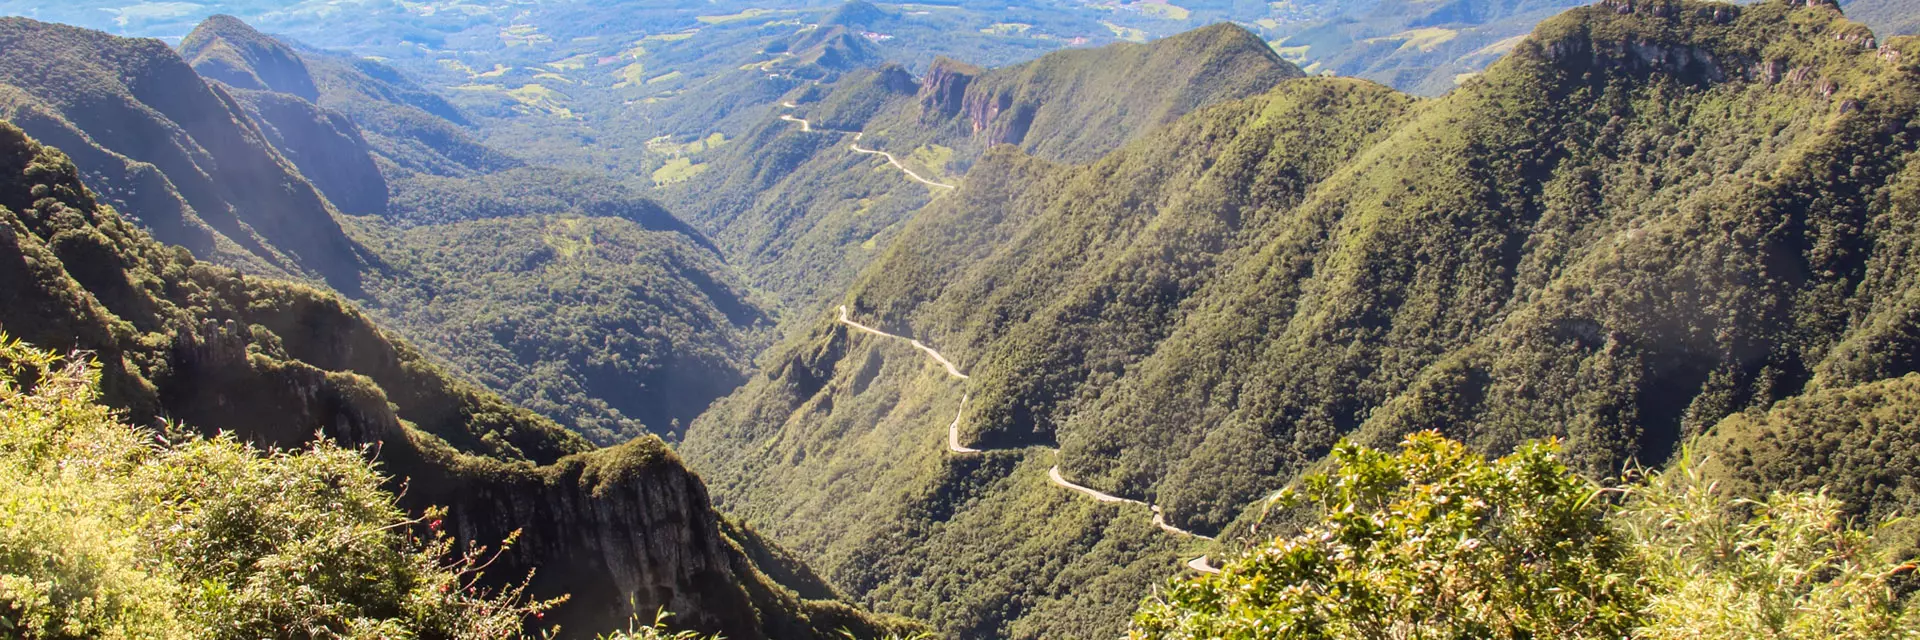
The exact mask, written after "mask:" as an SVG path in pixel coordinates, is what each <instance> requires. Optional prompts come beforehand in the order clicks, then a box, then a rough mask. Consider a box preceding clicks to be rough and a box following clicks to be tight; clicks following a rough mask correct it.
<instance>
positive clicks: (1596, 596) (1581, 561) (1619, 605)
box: [1129, 433, 1920, 640]
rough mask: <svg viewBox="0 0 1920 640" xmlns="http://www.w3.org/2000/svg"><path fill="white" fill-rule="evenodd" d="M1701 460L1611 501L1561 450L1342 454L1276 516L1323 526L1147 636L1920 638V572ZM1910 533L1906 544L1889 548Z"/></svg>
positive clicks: (1225, 580) (1182, 607) (1180, 598)
mask: <svg viewBox="0 0 1920 640" xmlns="http://www.w3.org/2000/svg"><path fill="white" fill-rule="evenodd" d="M1699 468H1700V467H1699V465H1698V464H1696V462H1695V461H1694V460H1693V459H1692V458H1691V457H1690V456H1687V455H1683V456H1682V458H1681V460H1680V461H1679V462H1678V463H1676V464H1675V465H1674V466H1673V467H1672V468H1670V469H1668V470H1667V471H1664V472H1660V473H1652V474H1643V475H1641V477H1640V479H1639V480H1638V481H1637V482H1634V483H1632V484H1630V485H1628V486H1626V487H1624V488H1622V489H1617V490H1606V489H1602V488H1600V487H1598V486H1597V485H1595V484H1593V483H1592V482H1590V481H1588V480H1586V479H1584V478H1582V477H1580V476H1579V475H1578V474H1576V473H1573V472H1572V471H1570V470H1569V469H1568V468H1567V467H1566V466H1565V465H1564V464H1563V463H1562V461H1561V459H1560V450H1559V446H1558V444H1557V443H1555V442H1552V441H1547V442H1542V443H1534V444H1528V445H1524V446H1522V447H1520V448H1519V449H1518V450H1516V451H1515V452H1514V453H1513V454H1512V455H1509V456H1507V457H1504V458H1500V459H1498V460H1493V461H1488V460H1486V459H1484V458H1482V457H1480V456H1478V455H1477V454H1474V453H1472V452H1471V451H1469V450H1467V449H1466V448H1465V447H1464V446H1462V445H1460V444H1458V443H1455V442H1452V441H1448V440H1446V439H1444V438H1442V437H1440V436H1438V435H1436V434H1433V433H1421V434H1416V435H1414V436H1412V437H1411V438H1409V439H1408V440H1407V441H1406V442H1405V443H1404V444H1403V446H1402V449H1401V451H1400V452H1399V453H1397V454H1395V453H1388V452H1382V451H1377V450H1372V449H1367V448H1364V447H1359V446H1356V445H1353V444H1350V443H1344V444H1342V445H1340V446H1339V447H1338V448H1337V449H1336V450H1335V451H1334V454H1333V456H1332V457H1331V458H1330V460H1329V466H1328V467H1327V470H1326V471H1325V472H1323V473H1319V474H1314V475H1310V476H1307V477H1306V478H1304V479H1303V480H1302V481H1301V482H1300V484H1299V485H1298V487H1297V488H1296V489H1292V490H1289V491H1286V492H1283V493H1282V494H1280V495H1279V496H1278V497H1276V499H1275V500H1274V506H1278V507H1283V508H1295V509H1301V508H1304V509H1306V510H1307V511H1308V512H1309V513H1312V514H1314V516H1316V517H1317V521H1316V522H1315V523H1314V524H1310V525H1308V526H1306V527H1304V528H1303V529H1302V530H1301V531H1300V532H1299V533H1297V534H1294V535H1290V536H1282V537H1277V538H1275V539H1272V540H1270V541H1268V542H1265V543H1263V544H1260V545H1259V546H1257V547H1256V548H1254V549H1253V550H1251V551H1249V552H1247V553H1245V554H1244V555H1243V556H1241V557H1239V558H1237V559H1234V560H1233V561H1231V562H1228V563H1226V565H1225V567H1224V568H1223V571H1222V573H1220V574H1218V575H1202V576H1196V577H1192V578H1186V579H1179V580H1175V581H1174V582H1173V583H1171V584H1170V585H1169V586H1168V588H1167V589H1166V590H1165V592H1163V593H1158V594H1155V595H1154V596H1152V597H1150V598H1148V600H1147V601H1146V603H1145V604H1144V605H1143V606H1142V608H1141V609H1140V611H1139V612H1138V613H1137V614H1136V615H1135V617H1134V620H1133V627H1132V629H1131V631H1130V633H1129V636H1130V637H1131V638H1136V639H1144V638H1622V637H1634V638H1647V639H1661V640H1663V639H1667V638H1688V639H1705V640H1720V639H1724V640H1744V639H1747V638H1809V639H1811V638H1820V639H1821V640H1855V639H1859V640H1866V639H1884V640H1911V639H1914V638H1920V607H1916V606H1912V604H1911V600H1912V597H1911V596H1905V595H1902V594H1901V593H1900V592H1899V590H1897V589H1896V588H1895V580H1896V579H1897V578H1898V577H1899V576H1901V575H1903V574H1907V573H1910V572H1912V571H1913V570H1914V568H1915V565H1914V563H1913V562H1912V561H1910V560H1909V561H1904V562H1902V561H1897V560H1896V559H1892V558H1889V557H1888V556H1889V555H1892V552H1891V551H1890V550H1892V549H1896V548H1899V547H1897V546H1896V545H1895V544H1893V542H1894V541H1890V540H1883V539H1879V538H1878V537H1877V534H1879V533H1881V532H1884V531H1888V530H1889V529H1888V528H1887V527H1888V526H1889V525H1890V524H1892V523H1891V522H1883V523H1878V524H1877V526H1876V527H1875V528H1872V529H1857V528H1851V527H1849V526H1848V524H1847V522H1846V521H1845V520H1844V518H1843V517H1842V513H1843V512H1842V510H1841V505H1840V502H1839V501H1837V500H1834V499H1832V498H1830V497H1828V496H1826V495H1825V494H1823V493H1804V492H1803V493H1776V494H1774V495H1772V496H1771V497H1769V498H1768V499H1767V500H1766V501H1765V502H1760V501H1754V500H1746V499H1735V498H1730V497H1728V496H1726V495H1724V494H1723V493H1722V492H1721V491H1720V489H1719V487H1718V486H1717V485H1716V484H1714V483H1712V482H1709V481H1707V480H1705V479H1703V478H1702V476H1701V474H1700V473H1699V472H1698V469H1699ZM1889 537H1891V536H1889Z"/></svg>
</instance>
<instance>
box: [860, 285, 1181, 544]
mask: <svg viewBox="0 0 1920 640" xmlns="http://www.w3.org/2000/svg"><path fill="white" fill-rule="evenodd" d="M840 323H841V324H844V325H847V326H849V327H853V328H854V329H856V330H859V331H863V332H866V333H871V334H873V335H876V336H880V337H883V338H893V339H895V340H902V341H905V342H907V343H908V344H911V345H913V348H915V349H919V350H921V351H923V352H925V353H926V354H927V356H928V357H930V358H933V361H934V362H935V363H938V364H939V365H940V366H941V367H942V368H944V369H946V371H947V375H949V376H952V377H954V378H959V379H961V380H966V379H967V374H964V373H961V372H960V368H959V367H956V366H954V364H953V361H951V360H948V359H947V357H946V356H944V355H941V354H940V352H939V351H936V350H934V348H933V347H929V346H927V345H926V343H924V342H921V341H919V340H915V339H912V338H908V337H906V336H902V335H896V334H892V333H887V332H885V331H881V330H879V329H876V328H873V327H870V326H867V325H864V324H860V323H859V322H856V321H854V319H853V318H852V317H851V316H849V315H847V305H844V304H843V305H840ZM970 399H972V395H971V394H961V396H960V410H959V411H957V412H955V413H954V415H953V422H950V423H948V424H947V451H949V452H951V453H984V451H982V450H980V449H975V448H973V447H969V446H966V445H963V444H960V418H962V417H964V416H965V415H966V412H967V401H968V400H970ZM1055 453H1058V452H1057V451H1056V452H1055ZM1047 480H1049V481H1052V482H1053V484H1055V485H1057V486H1060V487H1064V488H1066V489H1069V490H1072V491H1074V492H1076V493H1080V494H1082V495H1085V496H1087V497H1089V498H1093V499H1094V500H1097V501H1100V502H1111V503H1116V504H1137V505H1141V506H1144V507H1147V508H1148V509H1149V510H1151V511H1152V512H1153V524H1154V526H1157V527H1160V529H1161V530H1163V531H1166V532H1167V533H1172V534H1175V535H1180V536H1186V537H1189V538H1200V539H1202V540H1212V539H1213V538H1211V537H1209V536H1203V535H1200V534H1198V533H1194V532H1192V531H1188V530H1186V529H1182V528H1180V527H1176V526H1173V525H1172V524H1171V523H1168V522H1167V515H1166V513H1165V512H1164V511H1162V510H1161V509H1160V506H1159V505H1155V504H1148V503H1145V502H1141V501H1139V500H1134V499H1132V498H1122V497H1120V496H1116V495H1113V494H1110V493H1106V492H1103V491H1100V490H1098V489H1094V488H1091V487H1087V486H1083V485H1078V484H1074V483H1073V481H1071V480H1068V479H1066V477H1065V476H1062V475H1060V465H1057V464H1056V465H1053V467H1052V468H1050V469H1047ZM1206 559H1207V557H1206V556H1201V557H1199V558H1195V559H1194V560H1193V561H1191V562H1188V563H1187V566H1188V567H1189V568H1192V569H1194V570H1196V571H1208V569H1211V568H1212V567H1211V565H1206ZM1196 562H1197V563H1200V564H1201V565H1206V566H1207V569H1202V568H1200V566H1199V565H1195V564H1194V563H1196ZM1208 572H1209V573H1219V571H1218V570H1213V571H1208Z"/></svg>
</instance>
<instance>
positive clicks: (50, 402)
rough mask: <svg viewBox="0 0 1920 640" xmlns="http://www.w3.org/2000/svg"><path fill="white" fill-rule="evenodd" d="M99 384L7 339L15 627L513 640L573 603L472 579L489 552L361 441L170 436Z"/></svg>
mask: <svg viewBox="0 0 1920 640" xmlns="http://www.w3.org/2000/svg"><path fill="white" fill-rule="evenodd" d="M99 378H100V374H99V370H98V368H97V367H96V366H94V365H93V364H91V363H89V362H88V361H86V360H85V359H84V358H78V357H68V358H62V357H57V356H56V355H54V354H51V353H49V352H45V351H40V350H37V349H33V348H31V347H27V346H25V345H22V344H21V343H19V342H16V341H11V340H8V339H6V338H4V337H3V336H0V631H3V632H4V633H5V634H6V635H8V636H10V637H18V638H29V639H37V638H49V639H51V638H249V639H251V638H462V639H465V638H483V639H484V638H514V637H519V636H520V635H521V633H522V621H523V620H524V619H526V617H528V616H538V615H541V612H542V611H544V610H545V609H547V608H548V607H551V606H552V605H554V604H557V602H555V601H527V600H525V599H524V598H523V597H522V593H521V591H522V589H521V588H512V589H507V590H505V591H504V592H500V593H488V592H485V591H482V590H477V589H475V588H473V586H472V585H473V583H474V582H475V581H476V580H477V579H478V577H479V571H480V569H482V568H484V565H485V559H484V554H485V550H484V549H480V548H473V547H470V548H467V549H464V550H456V549H455V548H454V542H453V541H452V540H451V539H450V538H449V537H447V536H446V535H445V534H444V533H443V532H442V531H441V529H440V527H439V526H438V525H439V523H438V517H439V515H440V514H438V513H433V512H430V513H428V514H426V515H425V516H424V517H421V518H409V517H407V516H406V514H405V513H404V512H402V511H401V510H400V509H399V508H398V507H397V506H395V503H394V497H393V496H392V495H391V494H389V493H387V492H385V491H384V490H383V489H382V482H383V480H384V478H383V477H382V476H381V475H380V474H379V472H378V471H377V470H376V469H375V468H374V467H373V466H372V465H371V464H370V463H369V462H368V461H367V460H366V458H365V457H363V455H362V453H361V452H358V451H351V450H346V449H341V448H339V447H337V446H334V445H332V444H330V443H328V442H327V441H325V440H320V441H319V442H317V443H316V444H315V445H313V446H312V447H311V448H310V449H307V450H304V451H273V452H260V451H257V450H255V449H253V448H251V447H248V446H247V445H245V444H242V443H240V442H238V441H236V440H235V439H233V438H232V437H230V436H221V437H216V438H201V437H180V436H163V435H162V434H159V433H156V432H153V431H150V430H146V429H141V428H136V427H132V426H128V425H125V424H121V423H120V422H119V421H118V420H117V419H116V418H115V416H114V414H113V413H112V412H111V411H110V410H109V409H107V408H106V407H104V406H102V405H101V404H99V403H98V402H97V400H98V395H99ZM422 533H424V534H425V536H424V537H423V536H422V535H421V534H422ZM508 542H509V543H510V542H511V541H510V540H509V541H508Z"/></svg>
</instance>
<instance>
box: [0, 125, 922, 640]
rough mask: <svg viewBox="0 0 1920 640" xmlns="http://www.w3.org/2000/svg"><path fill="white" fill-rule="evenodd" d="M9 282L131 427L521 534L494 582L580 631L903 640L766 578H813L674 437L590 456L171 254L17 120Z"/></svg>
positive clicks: (449, 524)
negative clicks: (664, 614)
mask: <svg viewBox="0 0 1920 640" xmlns="http://www.w3.org/2000/svg"><path fill="white" fill-rule="evenodd" d="M0 282H4V283H6V284H5V286H3V287H0V328H4V330H5V331H6V332H7V333H8V334H9V335H12V336H15V337H18V338H20V339H23V340H25V341H27V342H28V343H31V344H35V345H39V346H41V347H43V348H46V349H51V350H55V351H56V352H66V351H69V350H75V349H80V350H85V351H88V352H90V353H91V354H93V356H94V357H95V358H97V360H98V361H99V363H100V365H101V368H102V373H101V376H102V382H101V389H102V394H103V395H102V398H103V400H104V402H105V403H106V404H108V405H109V406H112V407H115V408H116V409H119V410H121V411H124V412H125V414H124V416H125V419H126V420H127V421H128V422H130V423H132V424H136V425H154V424H156V423H157V421H158V420H160V419H162V418H164V419H167V420H175V421H179V422H180V423H183V424H184V425H186V426H187V427H189V428H192V429H197V430H200V431H202V432H205V433H213V432H216V431H224V432H228V433H231V434H234V435H235V436H236V437H237V438H238V439H239V440H241V441H243V442H248V443H253V444H256V445H261V446H273V447H303V446H305V445H307V444H308V443H310V442H313V441H314V440H316V439H317V438H331V439H333V440H334V441H337V442H338V443H340V444H341V445H342V446H345V447H348V448H360V447H365V448H366V450H367V451H368V452H369V453H370V454H371V455H373V456H375V457H376V458H377V459H378V461H379V462H380V463H381V465H382V468H383V470H385V471H386V472H388V473H391V474H394V476H395V478H394V480H393V481H392V482H391V483H390V484H389V486H388V487H387V488H388V489H391V490H400V489H404V490H403V491H399V494H400V496H401V497H400V504H401V505H402V506H404V507H406V508H408V509H410V510H414V511H416V512H417V511H419V510H422V509H425V508H427V507H429V506H440V507H445V508H446V509H447V515H446V516H445V523H446V524H445V528H446V530H447V531H449V532H450V533H452V534H453V535H454V536H455V538H456V539H457V540H458V541H459V542H460V543H462V544H466V543H479V544H487V545H490V546H491V545H496V544H497V543H499V542H500V541H502V540H504V539H506V538H507V537H509V536H510V535H512V533H513V532H515V531H519V532H520V533H519V534H518V543H517V544H516V545H515V546H514V547H513V549H512V550H511V551H509V552H508V553H507V554H506V555H504V556H502V557H501V558H499V560H498V561H497V562H495V563H494V564H493V565H492V566H491V567H490V568H489V569H488V570H487V573H486V576H487V577H488V578H489V579H490V580H492V581H493V584H505V583H508V582H518V581H519V580H522V579H524V578H525V577H526V576H527V575H528V572H529V571H531V570H534V569H538V573H536V574H534V576H533V580H532V583H531V584H532V591H531V592H530V593H532V594H534V595H536V596H538V597H552V596H556V595H559V594H562V593H570V594H572V595H573V599H572V600H570V601H569V602H568V603H567V604H565V605H562V606H561V607H559V608H557V609H554V610H553V612H552V614H551V615H549V616H548V619H547V622H548V623H556V622H557V623H561V624H565V625H566V626H567V627H568V628H569V630H570V632H571V633H581V632H587V633H591V632H593V631H596V630H604V629H608V628H611V627H613V626H614V625H616V624H622V623H624V622H625V621H626V619H627V618H628V616H629V614H631V613H642V614H651V613H652V612H653V611H654V609H655V608H656V607H662V606H664V607H666V608H667V609H669V610H672V611H676V612H678V613H679V616H680V617H679V618H677V621H678V622H679V623H682V624H686V625H688V626H691V627H695V628H700V629H706V630H711V631H721V632H724V633H726V635H727V636H728V637H735V638H763V637H780V638H789V637H829V636H830V635H831V633H832V632H833V630H835V629H838V628H840V627H843V626H845V627H849V628H852V629H854V630H856V631H859V632H862V633H868V634H870V633H872V632H875V631H877V630H878V629H879V628H880V627H879V626H876V625H883V626H884V625H895V626H897V623H894V622H884V623H883V622H875V621H873V619H871V618H869V617H868V616H867V615H866V614H863V613H861V612H859V611H857V610H855V609H853V608H851V607H850V606H847V605H845V604H843V603H840V602H834V601H818V600H804V599H802V598H801V597H800V596H797V595H795V593H794V592H793V590H791V589H789V588H786V587H783V586H780V584H779V583H777V582H775V581H774V580H773V579H770V578H767V577H765V576H766V575H768V574H771V575H777V576H804V575H805V572H804V570H799V571H796V570H795V569H794V568H792V567H790V566H769V567H767V569H766V572H765V573H763V572H762V569H761V568H759V567H758V566H756V564H755V563H754V560H752V559H751V558H753V557H761V558H777V557H778V556H779V554H778V553H777V552H770V551H768V550H767V549H766V548H765V546H764V544H763V543H762V542H761V541H759V540H758V539H757V538H753V537H752V536H745V535H742V536H734V535H733V534H728V533H725V532H727V531H737V530H738V527H735V526H733V525H727V526H726V527H725V528H723V527H722V525H721V520H720V518H719V517H718V516H717V515H716V514H714V512H713V511H712V510H711V509H710V508H709V506H708V503H707V496H706V490H705V489H704V487H703V485H702V484H701V481H700V479H699V478H698V477H695V476H694V475H693V474H692V473H690V472H688V471H687V470H686V469H685V468H684V467H683V466H681V464H680V462H679V460H678V458H677V457H675V456H674V455H673V454H672V453H671V452H670V451H668V450H667V449H666V447H665V445H664V444H663V443H662V442H661V441H660V440H659V439H658V438H654V437H642V438H637V439H634V440H633V441H631V442H628V443H627V444H624V445H621V446H619V447H614V448H609V449H600V450H592V451H589V447H588V445H587V444H586V442H585V441H584V440H582V439H581V438H579V437H578V436H575V435H572V434H569V433H567V432H566V431H564V430H562V429H561V428H560V427H559V426H558V425H555V424H554V423H553V422H552V421H549V420H546V419H544V418H541V417H539V416H537V415H536V414H533V413H532V412H530V411H527V410H525V409H521V408H518V407H514V406H512V405H510V404H507V403H506V402H505V401H502V400H501V399H499V398H498V397H496V396H493V395H491V394H488V393H484V392H481V391H478V390H476V389H474V388H472V387H471V386H469V385H467V384H465V383H462V382H459V381H457V380H455V379H452V378H449V377H447V376H446V375H445V374H444V373H443V372H441V371H440V370H439V369H438V368H436V367H435V366H433V365H432V364H430V363H428V362H426V361H425V360H424V359H423V358H421V357H420V356H419V355H418V353H417V352H415V351H414V350H413V349H411V348H409V347H407V346H405V345H404V344H402V343H399V342H396V341H393V340H391V339H390V338H389V337H388V336H387V335H386V334H385V332H383V331H381V330H380V329H379V328H377V327H375V326H374V325H372V324H371V323H370V322H368V321H367V320H366V319H365V317H364V316H362V315H361V314H360V313H359V312H358V311H356V310H355V309H354V308H353V307H352V306H351V305H349V304H348V303H346V302H344V301H343V300H341V299H339V298H338V297H336V296H333V295H331V294H328V293H323V292H320V291H317V290H314V289H312V288H309V287H306V286H302V285H298V284H290V283H284V282H277V281H271V280H263V279H257V278H248V277H243V276H241V275H240V274H238V273H236V272H234V271H231V270H228V269H224V268H220V267H214V266H210V265H206V264H203V263H199V262H197V261H196V260H195V259H194V258H193V257H192V256H191V255H190V254H189V253H188V252H186V251H185V250H182V249H179V248H174V247H167V246H164V245H161V244H159V243H157V242H155V241H153V240H151V239H150V238H149V237H148V236H147V235H146V234H145V233H143V232H140V231H138V230H136V229H134V228H133V226H132V225H131V224H129V223H127V222H126V221H124V220H122V219H121V218H120V217H119V216H118V215H117V214H116V213H115V212H114V211H113V210H112V209H111V208H109V207H106V206H103V205H101V204H99V203H98V202H97V201H96V200H95V199H94V197H93V195H92V194H91V193H90V192H89V191H87V189H86V188H85V187H84V186H82V184H81V182H80V176H79V174H78V172H77V170H76V169H75V167H74V165H73V164H71V163H70V161H69V160H68V159H67V158H66V157H65V156H64V155H62V154H60V153H59V152H58V151H55V150H52V149H48V148H45V147H41V146H40V145H39V144H37V143H35V142H33V141H32V140H31V139H29V138H27V137H26V136H25V135H24V134H23V133H21V132H20V130H18V129H16V128H14V127H12V126H11V125H0ZM736 537H738V538H739V539H738V540H736ZM743 548H744V549H747V550H743ZM749 550H750V551H749ZM749 553H751V554H752V555H751V556H750V555H749ZM796 583H797V585H798V586H799V588H800V589H802V590H805V591H806V592H807V593H809V594H810V595H811V596H812V597H819V588H818V586H817V585H815V584H811V583H808V582H805V581H796Z"/></svg>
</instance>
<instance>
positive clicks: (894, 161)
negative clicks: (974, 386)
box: [780, 101, 966, 378]
mask: <svg viewBox="0 0 1920 640" xmlns="http://www.w3.org/2000/svg"><path fill="white" fill-rule="evenodd" d="M780 106H782V107H786V108H788V109H794V108H798V107H799V106H800V105H797V104H794V103H793V102H792V101H788V102H782V103H780ZM780 119H781V120H785V121H787V122H797V123H800V130H801V131H809V132H810V131H813V123H812V122H808V121H807V119H806V118H796V117H793V115H792V114H787V113H783V114H780ZM865 135H867V134H866V133H864V132H855V133H854V134H853V143H852V144H849V145H847V148H848V149H852V150H853V152H854V153H865V154H869V155H877V156H880V157H882V158H886V159H887V164H890V165H893V168H895V169H899V170H900V172H901V173H905V174H907V177H908V178H912V179H913V181H914V182H918V183H920V184H924V185H927V186H929V187H935V188H939V189H946V190H949V191H951V190H953V189H954V186H953V185H950V184H947V183H945V182H934V181H932V180H928V179H926V177H924V176H921V175H920V174H918V173H914V172H913V170H912V169H908V168H907V165H904V164H900V159H899V158H895V157H893V154H891V153H887V152H885V151H881V150H878V149H868V148H866V147H862V146H860V138H861V136H865ZM920 348H922V349H927V348H926V347H924V346H922V347H920ZM927 352H928V353H933V350H932V349H927ZM933 357H935V358H939V357H940V354H938V353H934V354H933ZM949 368H951V365H949ZM960 377H962V378H964V377H966V376H960Z"/></svg>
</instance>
